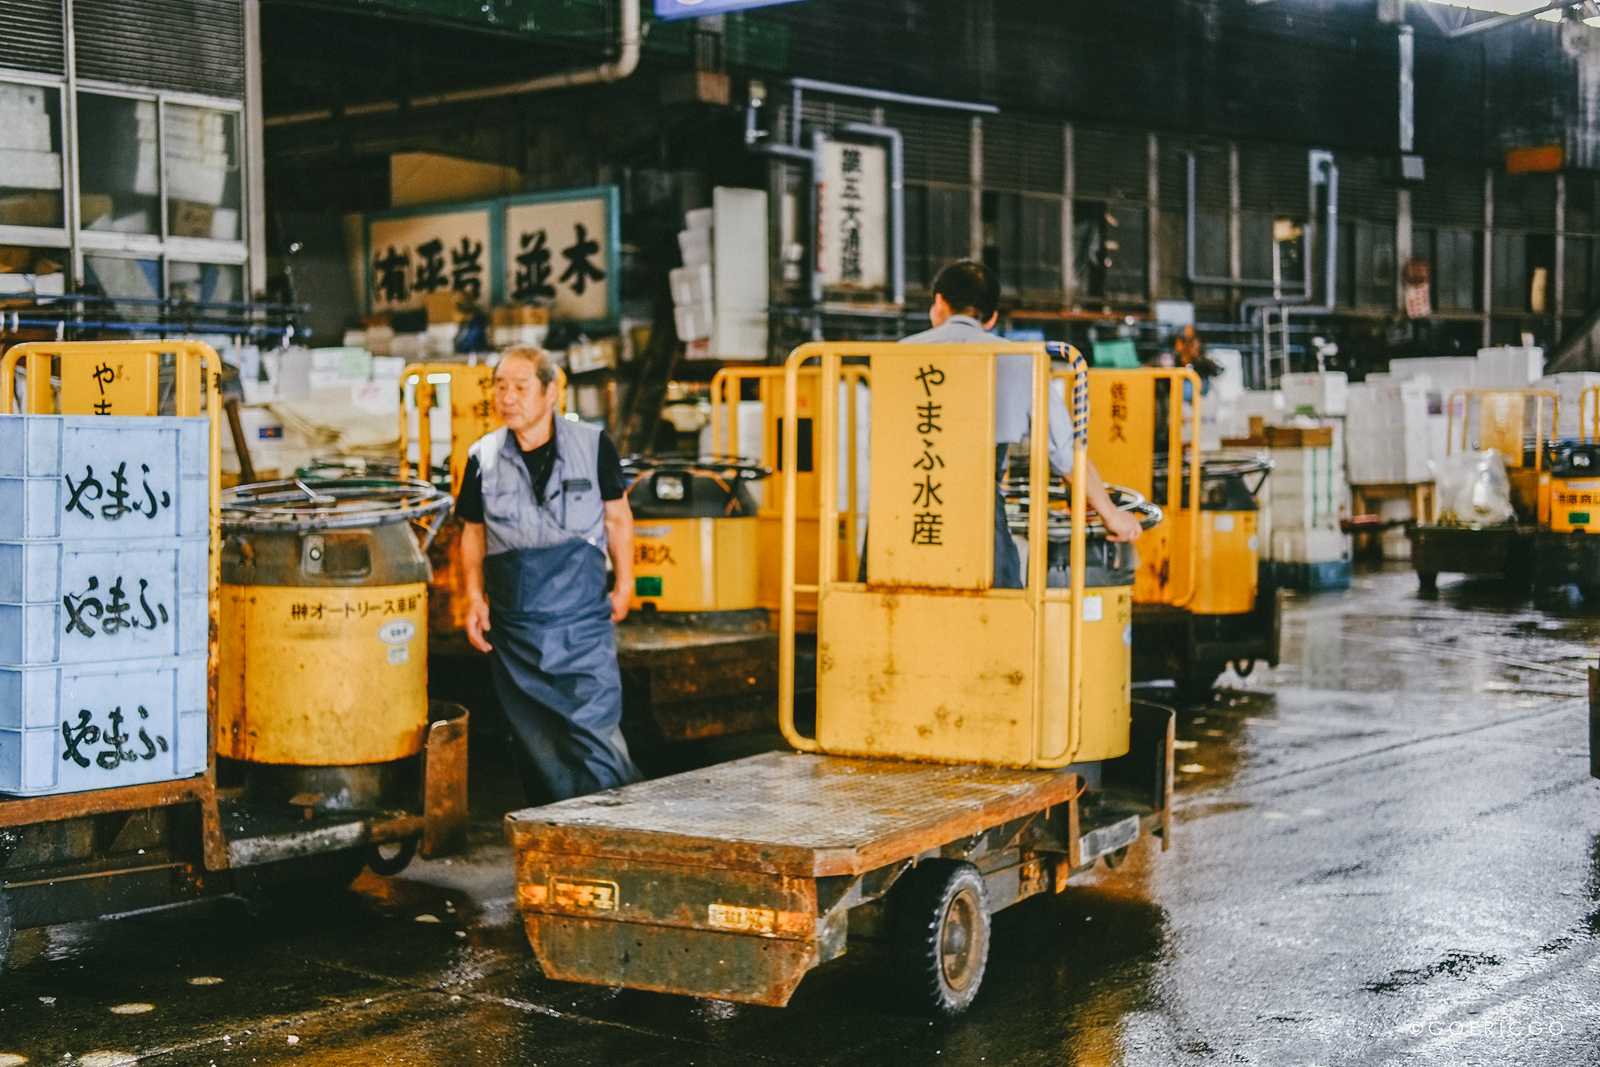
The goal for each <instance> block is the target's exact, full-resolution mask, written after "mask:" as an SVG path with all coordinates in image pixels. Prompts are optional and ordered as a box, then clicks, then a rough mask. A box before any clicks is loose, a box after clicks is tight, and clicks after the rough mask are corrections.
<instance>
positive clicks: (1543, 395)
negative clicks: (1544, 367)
mask: <svg viewBox="0 0 1600 1067" xmlns="http://www.w3.org/2000/svg"><path fill="white" fill-rule="evenodd" d="M1458 399H1459V400H1460V401H1461V404H1460V408H1461V441H1460V444H1461V450H1462V451H1463V452H1467V451H1471V450H1472V444H1473V442H1472V441H1471V440H1470V437H1471V433H1472V426H1473V423H1474V419H1473V415H1474V414H1476V415H1477V419H1476V423H1477V427H1478V441H1477V446H1478V448H1479V449H1482V448H1486V447H1489V448H1497V449H1498V450H1499V451H1501V452H1503V453H1505V455H1506V466H1508V467H1521V466H1523V465H1524V463H1523V453H1524V451H1525V449H1526V447H1527V436H1526V430H1527V414H1528V406H1529V404H1530V402H1531V403H1532V406H1533V409H1534V438H1533V445H1534V447H1533V468H1534V470H1542V469H1543V468H1544V443H1545V421H1544V413H1545V401H1547V400H1548V401H1549V402H1550V423H1549V425H1550V432H1551V435H1552V436H1553V435H1554V434H1555V431H1556V427H1557V426H1559V425H1560V419H1561V401H1560V399H1559V398H1558V397H1557V396H1556V394H1555V393H1552V392H1550V391H1549V390H1547V389H1457V390H1456V391H1455V392H1453V393H1451V394H1450V405H1449V407H1450V410H1449V414H1448V416H1447V422H1446V424H1445V425H1446V438H1445V448H1446V450H1447V452H1449V453H1451V454H1453V453H1454V452H1455V450H1456V407H1457V405H1456V401H1457V400H1458ZM1486 408H1489V409H1493V410H1488V411H1486V410H1485V409H1486ZM1581 410H1582V409H1581V407H1580V416H1579V417H1580V419H1581V418H1582V415H1581ZM1485 436H1489V437H1491V438H1493V439H1494V440H1495V441H1498V442H1499V443H1498V444H1496V443H1491V444H1488V445H1485V444H1484V438H1485ZM1513 441H1514V442H1515V447H1506V448H1502V447H1500V446H1501V445H1503V444H1507V443H1508V442H1513Z"/></svg>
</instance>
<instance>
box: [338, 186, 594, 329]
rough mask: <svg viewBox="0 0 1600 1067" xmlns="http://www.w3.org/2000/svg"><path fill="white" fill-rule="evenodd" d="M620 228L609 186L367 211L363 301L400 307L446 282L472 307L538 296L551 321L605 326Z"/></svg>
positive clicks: (416, 304)
mask: <svg viewBox="0 0 1600 1067" xmlns="http://www.w3.org/2000/svg"><path fill="white" fill-rule="evenodd" d="M620 231H621V214H620V198H619V196H618V191H617V189H616V187H615V186H600V187H595V188H588V189H572V190H563V191H559V192H552V193H528V194H524V195H520V196H510V197H500V198H497V199H494V200H479V201H473V202H472V203H466V204H441V205H436V206H429V207H419V208H401V209H396V210H394V211H385V212H375V213H373V214H372V215H369V216H368V217H367V219H366V232H365V242H364V244H365V248H364V253H365V263H364V264H363V272H364V275H365V278H366V304H367V308H368V310H369V311H371V312H373V313H378V314H381V313H383V312H388V311H406V310H410V309H413V308H420V307H423V306H424V305H425V304H426V302H427V297H428V296H429V294H432V293H437V292H446V291H454V292H458V293H461V294H462V295H463V296H464V297H466V298H467V299H469V300H471V301H472V302H473V303H475V304H477V305H478V306H480V307H489V306H492V305H503V304H540V305H543V306H546V307H549V308H550V317H551V319H552V321H557V322H576V323H581V324H583V325H585V326H586V327H590V328H602V327H608V326H615V325H616V322H617V319H618V316H619V313H620V290H619V288H618V286H617V284H616V282H617V274H618V272H619V270H620V268H621V249H620V247H619V245H620V243H621V242H620V238H619V235H620Z"/></svg>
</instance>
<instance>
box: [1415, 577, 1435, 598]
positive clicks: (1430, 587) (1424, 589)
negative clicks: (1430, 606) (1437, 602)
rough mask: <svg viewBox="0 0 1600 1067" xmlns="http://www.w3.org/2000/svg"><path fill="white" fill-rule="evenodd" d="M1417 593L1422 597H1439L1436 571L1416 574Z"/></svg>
mask: <svg viewBox="0 0 1600 1067" xmlns="http://www.w3.org/2000/svg"><path fill="white" fill-rule="evenodd" d="M1417 592H1418V593H1419V594H1421V595H1422V596H1438V595H1439V575H1438V572H1436V571H1418V572H1417Z"/></svg>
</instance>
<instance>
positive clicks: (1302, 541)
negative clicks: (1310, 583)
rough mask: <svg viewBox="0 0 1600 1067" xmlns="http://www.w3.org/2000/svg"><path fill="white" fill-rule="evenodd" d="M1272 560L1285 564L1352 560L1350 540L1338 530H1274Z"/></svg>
mask: <svg viewBox="0 0 1600 1067" xmlns="http://www.w3.org/2000/svg"><path fill="white" fill-rule="evenodd" d="M1271 545H1272V559H1274V560H1277V561H1280V562H1283V563H1330V562H1333V561H1335V560H1342V559H1349V558H1350V538H1349V537H1348V536H1346V535H1345V534H1342V533H1340V532H1339V531H1338V530H1337V529H1332V530H1329V529H1320V530H1274V531H1273V532H1272V541H1271Z"/></svg>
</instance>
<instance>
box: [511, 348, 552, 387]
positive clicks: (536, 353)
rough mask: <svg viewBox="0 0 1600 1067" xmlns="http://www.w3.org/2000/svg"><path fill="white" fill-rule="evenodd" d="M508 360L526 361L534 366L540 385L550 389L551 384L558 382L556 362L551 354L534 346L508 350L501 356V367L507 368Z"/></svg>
mask: <svg viewBox="0 0 1600 1067" xmlns="http://www.w3.org/2000/svg"><path fill="white" fill-rule="evenodd" d="M508 359H525V360H527V361H528V362H529V363H532V364H533V372H534V373H535V374H536V375H538V376H539V384H540V385H542V386H545V387H546V388H549V386H550V383H551V382H553V381H555V380H556V374H557V373H558V372H557V369H556V361H555V360H554V359H552V358H550V353H548V352H546V351H545V350H544V349H542V348H536V347H534V346H533V345H518V346H517V347H516V348H508V349H506V350H505V352H504V353H502V354H501V356H500V366H505V362H506V360H508Z"/></svg>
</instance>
